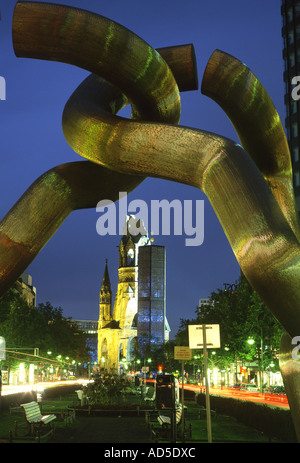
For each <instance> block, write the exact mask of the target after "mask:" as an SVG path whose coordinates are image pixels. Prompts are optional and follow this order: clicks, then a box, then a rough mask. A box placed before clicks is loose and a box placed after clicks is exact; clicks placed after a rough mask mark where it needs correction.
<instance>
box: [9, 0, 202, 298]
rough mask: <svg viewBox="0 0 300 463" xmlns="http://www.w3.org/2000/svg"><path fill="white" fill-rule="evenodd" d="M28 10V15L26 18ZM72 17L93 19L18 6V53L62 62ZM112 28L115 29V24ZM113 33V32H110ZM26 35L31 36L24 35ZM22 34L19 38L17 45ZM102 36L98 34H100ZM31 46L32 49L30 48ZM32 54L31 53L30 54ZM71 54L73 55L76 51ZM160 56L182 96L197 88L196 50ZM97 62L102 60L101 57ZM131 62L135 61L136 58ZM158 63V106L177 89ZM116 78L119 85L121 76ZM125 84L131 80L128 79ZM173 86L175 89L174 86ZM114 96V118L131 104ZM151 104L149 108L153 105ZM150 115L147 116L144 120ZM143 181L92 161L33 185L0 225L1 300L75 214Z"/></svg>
mask: <svg viewBox="0 0 300 463" xmlns="http://www.w3.org/2000/svg"><path fill="white" fill-rule="evenodd" d="M24 8H25V10H26V14H25V13H24ZM49 11H51V12H52V20H53V15H55V12H56V14H57V18H56V19H57V21H55V25H54V24H53V23H51V21H50V20H49V17H48V16H47V14H48V12H49ZM74 16H75V17H76V18H77V22H76V24H77V26H78V21H79V19H78V17H79V16H80V21H81V23H85V22H89V21H90V13H88V12H82V11H81V10H76V9H75V11H74V9H73V8H68V7H66V8H65V7H61V6H58V5H48V4H38V3H34V4H32V3H31V2H28V3H26V4H22V3H19V4H17V6H16V10H15V14H14V40H15V41H14V46H15V50H16V53H17V54H18V53H20V54H21V53H24V54H26V52H25V51H24V50H25V49H26V50H27V48H26V47H27V46H28V47H29V48H30V50H31V47H33V48H35V47H36V48H38V46H37V44H39V46H40V47H41V49H42V51H41V49H40V50H39V52H38V56H36V57H38V58H43V57H44V53H45V55H46V57H47V59H48V58H49V54H50V53H51V56H52V57H53V59H58V56H57V55H56V53H58V55H59V59H62V52H61V48H62V47H66V45H63V44H62V42H61V41H62V40H63V39H64V40H67V37H69V35H70V30H69V29H68V31H67V32H66V35H64V36H63V37H62V34H61V31H60V28H61V29H63V30H64V31H65V29H64V27H63V22H61V21H63V17H64V18H70V17H72V18H74ZM30 18H31V19H30ZM43 19H45V21H46V23H47V24H48V28H47V29H46V32H47V34H51V37H50V38H49V35H47V34H46V36H47V37H46V39H45V40H46V42H47V43H44V44H43V41H42V40H40V35H39V34H41V30H40V25H41V23H43ZM92 19H93V20H95V17H94V16H93V18H92ZM31 21H32V22H31ZM58 22H60V28H58V29H56V26H57V24H58ZM111 23H112V24H113V22H111ZM43 24H44V23H43ZM101 25H102V22H101ZM23 28H24V29H23ZM51 28H52V29H51ZM112 28H113V27H112V26H111V28H110V29H112ZM25 29H26V31H27V32H26V33H25ZM17 30H18V32H17ZM80 30H81V33H83V32H82V27H81V29H80ZM18 33H19V34H21V36H20V40H19V42H18V37H19V36H18ZM98 33H99V34H100V29H99V30H98ZM101 33H102V34H103V33H104V32H103V31H102V32H101ZM55 34H57V35H58V36H59V37H58V38H57V43H56V42H55V40H52V38H53V37H54V36H55ZM126 35H127V36H128V35H132V36H133V35H134V34H132V33H130V32H129V31H126ZM103 40H104V39H103ZM54 42H55V43H56V45H55V47H54V45H53V44H54ZM137 42H138V39H137ZM18 43H19V44H20V43H21V48H22V50H23V51H22V52H21V51H20V50H19V49H18ZM28 43H29V44H30V45H28ZM73 45H74V44H73ZM142 45H143V47H144V52H146V51H147V53H149V48H150V47H149V46H148V45H146V44H145V43H144V42H143V41H142ZM86 46H90V39H89V40H87V44H86ZM52 47H54V48H55V49H57V47H58V50H59V51H58V52H54V51H53V50H52ZM45 49H47V51H45ZM31 52H32V51H30V53H31ZM64 53H66V54H68V53H69V49H67V50H65V51H64V52H63V56H65V54H64ZM72 53H73V54H74V51H73V52H72ZM160 53H161V54H162V55H164V54H165V55H166V56H165V57H166V59H169V60H170V62H171V66H172V72H173V74H174V75H175V76H176V79H177V82H178V85H179V88H180V89H182V91H184V90H187V89H196V88H197V85H198V82H197V71H196V66H195V54H194V49H193V46H192V45H182V46H179V47H177V46H176V47H168V48H167V49H165V48H161V49H160ZM155 54H156V52H155ZM98 57H100V54H99V55H98ZM133 59H136V57H135V55H134V54H133ZM140 61H141V59H140ZM157 61H158V62H159V63H160V64H159V65H158V64H157V65H156V68H155V69H156V70H157V69H158V67H159V66H161V69H160V72H159V75H160V76H161V77H163V75H164V73H165V74H166V75H165V77H166V82H167V87H168V88H164V87H163V86H161V85H160V89H159V90H157V95H156V96H155V98H157V101H159V102H160V101H161V100H162V99H163V97H162V95H161V93H162V92H165V94H167V93H168V92H169V88H170V87H171V88H172V90H171V93H173V92H174V90H173V88H177V85H176V83H175V81H174V78H171V77H170V71H169V70H167V71H166V69H168V66H167V65H166V63H165V62H164V61H163V60H161V59H160V58H157ZM72 62H73V64H78V57H77V56H76V59H75V58H74V60H73V61H72ZM103 66H104V65H103ZM92 67H93V63H92V62H91V63H88V64H87V68H92ZM117 78H118V79H119V80H121V78H120V76H118V77H117ZM90 79H91V80H93V79H96V81H97V83H98V85H100V82H103V85H104V88H105V89H106V90H107V86H106V84H105V81H103V80H102V79H101V78H97V77H96V76H95V75H93V74H91V76H90ZM127 80H130V78H128V79H127ZM148 80H149V77H148ZM172 80H173V85H170V82H171V81H172ZM131 84H132V85H133V82H131ZM112 90H113V94H114V99H113V100H112V98H111V97H110V99H108V97H109V94H108V95H107V96H106V99H103V105H104V108H105V109H107V110H110V111H112V113H116V112H118V111H119V110H120V109H121V108H122V107H123V106H124V105H125V104H127V103H128V101H127V97H126V96H125V95H124V94H123V93H122V92H120V91H119V90H117V89H116V88H115V87H113V86H112ZM176 92H177V90H176ZM134 93H135V92H134ZM139 98H140V94H139V93H137V94H135V95H134V100H135V101H136V102H138V99H139ZM155 98H154V99H153V102H154V101H155ZM108 100H109V101H110V102H112V104H111V106H110V107H108V106H107V104H106V102H108ZM153 102H152V103H151V104H154V103H153ZM159 104H160V103H159ZM176 106H177V109H176V111H177V113H178V109H179V108H178V101H177V102H176ZM179 107H180V105H179ZM147 111H148V110H147ZM147 111H146V110H145V111H143V112H144V115H145V114H146V112H147ZM166 114H169V109H168V108H167V109H164V110H163V116H162V119H164V118H165V117H169V118H170V120H173V117H174V113H173V108H172V110H171V115H170V114H169V115H168V116H166ZM176 117H177V116H176ZM143 179H144V177H143V176H138V175H125V174H118V173H117V172H113V171H111V170H108V169H106V168H103V167H101V166H97V165H96V164H93V163H90V162H88V161H85V162H84V161H82V162H79V163H69V164H64V165H61V166H57V167H55V168H53V169H51V170H50V171H48V172H46V173H45V174H43V175H42V176H41V177H40V178H39V179H37V180H36V181H35V182H34V183H33V185H31V187H30V188H29V189H28V190H27V191H26V192H25V193H24V195H23V196H22V198H20V200H19V201H18V202H17V203H16V205H15V206H14V207H13V208H12V209H11V210H10V211H9V212H8V214H7V215H6V216H5V217H4V218H3V220H2V221H1V222H0V295H2V294H4V292H5V291H6V290H7V289H8V288H9V287H10V286H11V284H12V283H13V282H14V281H15V280H16V279H17V278H18V277H19V275H20V274H21V273H22V272H23V271H24V270H25V269H26V268H27V267H28V265H29V264H30V263H31V262H32V260H33V259H34V258H35V257H36V255H37V254H38V253H39V251H40V250H41V249H42V248H43V246H44V245H45V244H46V243H47V242H48V240H49V239H50V238H51V237H52V236H53V234H54V233H55V232H56V230H57V229H58V228H59V226H60V225H61V224H62V223H63V221H64V220H65V218H66V217H67V216H68V215H69V214H70V213H71V212H72V211H73V210H76V209H82V208H91V207H96V205H97V203H98V201H100V200H101V199H106V198H109V199H111V200H112V201H115V200H117V199H118V198H119V191H127V192H130V191H131V190H132V189H133V188H135V187H136V186H137V185H139V184H140V183H141V182H142V181H143Z"/></svg>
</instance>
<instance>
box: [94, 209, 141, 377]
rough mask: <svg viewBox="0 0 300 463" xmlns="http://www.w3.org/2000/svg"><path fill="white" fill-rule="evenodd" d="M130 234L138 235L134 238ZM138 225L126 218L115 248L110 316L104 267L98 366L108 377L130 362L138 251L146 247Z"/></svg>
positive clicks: (106, 277) (129, 217) (132, 219)
mask: <svg viewBox="0 0 300 463" xmlns="http://www.w3.org/2000/svg"><path fill="white" fill-rule="evenodd" d="M133 230H134V231H135V230H139V231H140V232H139V233H137V234H135V233H133ZM149 244H150V240H149V237H148V235H147V233H146V231H145V229H144V227H143V225H142V223H141V221H135V218H134V217H133V216H127V218H126V224H125V227H124V234H123V236H122V238H121V241H120V246H119V270H118V272H119V281H118V288H117V293H116V296H115V302H114V307H113V311H112V313H111V289H110V282H109V276H108V269H107V263H106V267H105V271H104V277H103V281H102V286H101V290H100V302H99V322H98V364H99V365H100V368H101V369H102V368H103V369H105V370H107V371H109V372H111V373H117V372H119V371H120V365H122V359H126V362H130V361H131V360H132V352H133V347H134V339H135V338H136V337H137V326H136V323H137V320H136V318H137V298H138V291H137V283H138V248H139V247H140V246H145V245H149Z"/></svg>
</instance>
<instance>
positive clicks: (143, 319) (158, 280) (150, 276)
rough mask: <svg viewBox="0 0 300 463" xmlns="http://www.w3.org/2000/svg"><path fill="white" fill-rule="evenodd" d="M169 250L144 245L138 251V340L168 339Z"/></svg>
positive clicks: (158, 341)
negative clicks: (167, 275) (166, 334)
mask: <svg viewBox="0 0 300 463" xmlns="http://www.w3.org/2000/svg"><path fill="white" fill-rule="evenodd" d="M165 321H166V250H165V248H164V247H163V246H156V245H151V246H143V247H142V248H140V249H139V254H138V326H137V328H138V330H137V334H138V343H139V346H140V348H142V347H143V346H145V345H148V344H150V345H151V344H152V345H161V344H163V343H164V341H165V331H166V329H165V328H166V327H165Z"/></svg>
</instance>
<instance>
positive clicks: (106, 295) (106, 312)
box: [99, 259, 112, 326]
mask: <svg viewBox="0 0 300 463" xmlns="http://www.w3.org/2000/svg"><path fill="white" fill-rule="evenodd" d="M99 296H100V297H99V299H100V301H99V302H100V311H99V322H100V325H101V326H103V322H105V321H106V322H107V321H109V320H110V318H111V299H112V292H111V287H110V279H109V274H108V266H107V259H105V269H104V275H103V279H102V285H101V289H100V295H99Z"/></svg>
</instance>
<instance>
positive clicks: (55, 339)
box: [0, 289, 90, 362]
mask: <svg viewBox="0 0 300 463" xmlns="http://www.w3.org/2000/svg"><path fill="white" fill-rule="evenodd" d="M0 313H1V324H0V336H3V337H4V338H5V341H6V347H7V349H8V348H18V349H19V348H24V349H25V348H26V349H27V348H32V351H33V349H34V348H38V349H39V353H40V356H42V357H46V356H47V352H48V351H51V352H52V354H53V356H57V355H62V356H64V357H66V356H68V357H70V358H73V359H76V360H77V361H78V362H82V361H89V360H90V355H89V354H88V351H87V347H86V343H85V338H84V335H83V333H81V332H80V331H79V330H78V327H77V326H76V325H74V324H72V323H70V319H66V318H64V317H63V315H62V309H61V308H60V307H59V308H56V307H52V305H51V304H50V302H46V304H39V305H38V307H34V306H32V305H28V304H27V302H26V300H25V299H24V298H23V297H22V296H21V295H20V294H19V293H18V292H17V291H16V290H14V289H11V290H9V291H8V292H7V293H6V294H5V296H4V297H3V298H2V299H1V301H0Z"/></svg>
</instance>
